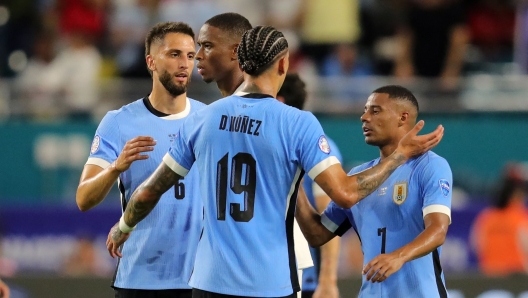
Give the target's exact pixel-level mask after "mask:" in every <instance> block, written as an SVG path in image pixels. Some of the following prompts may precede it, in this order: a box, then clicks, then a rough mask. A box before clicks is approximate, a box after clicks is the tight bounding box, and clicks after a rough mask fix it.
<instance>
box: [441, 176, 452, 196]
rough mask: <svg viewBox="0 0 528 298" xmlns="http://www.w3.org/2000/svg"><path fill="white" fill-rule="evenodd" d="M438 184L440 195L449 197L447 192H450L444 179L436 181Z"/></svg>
mask: <svg viewBox="0 0 528 298" xmlns="http://www.w3.org/2000/svg"><path fill="white" fill-rule="evenodd" d="M438 183H439V184H440V190H442V194H443V195H444V197H447V196H448V195H449V191H450V190H451V188H450V187H449V182H448V181H447V180H446V179H440V180H438Z"/></svg>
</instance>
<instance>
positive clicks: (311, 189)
mask: <svg viewBox="0 0 528 298" xmlns="http://www.w3.org/2000/svg"><path fill="white" fill-rule="evenodd" d="M328 143H329V144H330V148H332V154H334V155H335V156H336V157H337V159H339V161H340V162H343V157H342V156H341V152H339V148H337V145H336V144H335V143H334V141H333V140H332V139H330V138H328ZM303 187H304V192H305V193H306V196H307V197H308V201H310V203H311V204H312V206H313V207H314V208H317V207H316V206H317V205H316V202H315V197H316V196H318V195H321V194H324V191H323V190H322V189H321V188H320V187H319V185H317V183H315V182H314V181H313V180H312V179H311V178H310V177H308V175H305V176H304V180H303ZM318 192H322V193H319V194H318ZM310 253H311V254H312V259H313V261H314V266H313V267H310V268H306V269H304V270H303V274H302V278H303V281H302V290H303V292H313V291H315V289H316V288H317V285H318V284H319V270H320V266H321V256H320V250H319V249H318V248H313V247H310Z"/></svg>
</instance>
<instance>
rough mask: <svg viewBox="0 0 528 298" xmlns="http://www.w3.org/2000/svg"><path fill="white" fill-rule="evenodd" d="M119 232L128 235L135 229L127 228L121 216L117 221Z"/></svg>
mask: <svg viewBox="0 0 528 298" xmlns="http://www.w3.org/2000/svg"><path fill="white" fill-rule="evenodd" d="M118 227H119V230H120V231H121V232H123V233H130V232H132V231H134V229H135V228H136V226H133V227H129V226H128V225H127V224H126V222H125V219H124V218H123V216H121V218H120V219H119V226H118Z"/></svg>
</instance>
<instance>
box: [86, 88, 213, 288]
mask: <svg viewBox="0 0 528 298" xmlns="http://www.w3.org/2000/svg"><path fill="white" fill-rule="evenodd" d="M204 106H205V105H204V104H203V103H201V102H198V101H195V100H193V99H189V98H188V99H187V100H186V108H185V110H184V111H182V112H180V113H178V114H174V115H163V114H162V113H160V112H159V111H157V110H155V109H154V108H153V107H152V105H151V104H150V102H149V100H148V98H144V99H142V100H137V101H134V102H132V103H130V104H128V105H126V106H124V107H122V108H121V109H119V110H117V111H110V112H108V113H107V114H106V116H105V117H104V118H103V120H102V121H101V123H100V124H99V127H98V128H97V131H96V133H95V138H94V142H93V144H92V150H91V153H90V157H89V159H88V161H87V164H93V165H98V166H100V167H102V168H106V167H107V166H108V165H110V163H112V162H113V161H114V160H116V159H117V157H118V156H119V154H120V153H121V150H122V149H123V147H124V146H125V143H126V142H127V141H128V140H130V139H133V138H135V137H137V136H150V137H152V138H154V139H155V140H156V142H157V144H156V146H154V151H152V152H148V153H146V154H147V155H148V156H149V158H148V159H146V160H139V161H135V162H133V163H132V165H131V166H130V168H129V169H128V170H126V171H124V172H123V173H121V174H120V175H119V180H118V183H119V190H120V191H121V204H122V207H123V210H125V207H126V204H127V202H128V201H129V199H130V197H131V196H132V193H133V192H134V190H136V188H137V187H138V186H139V185H140V184H141V183H142V182H143V181H144V180H146V179H147V178H148V177H149V176H150V174H152V172H154V170H155V169H156V168H157V166H158V165H159V164H160V162H161V161H162V158H163V155H164V154H165V153H166V152H167V149H168V148H170V146H171V142H173V140H174V136H175V135H176V133H177V132H178V129H179V128H180V125H181V124H182V123H183V121H184V119H185V118H187V117H188V115H189V114H192V113H193V112H195V111H198V110H200V109H202V107H204ZM202 213H203V207H202V200H201V198H200V191H199V189H198V172H197V171H196V170H194V169H193V170H192V171H191V173H190V174H189V175H188V176H187V177H186V178H185V179H184V180H180V181H178V183H177V184H176V185H175V186H174V187H173V188H172V189H170V190H169V191H167V192H166V193H164V194H163V195H162V196H161V199H160V200H159V202H158V204H157V205H156V207H155V208H154V209H153V210H152V212H151V213H150V214H149V215H148V216H147V217H146V218H145V219H144V220H142V221H141V222H140V223H138V225H137V228H136V229H135V230H134V232H133V233H131V234H130V238H129V239H128V241H127V242H125V243H124V244H123V247H122V253H123V258H121V259H119V263H118V265H117V269H116V275H115V277H114V278H115V279H114V283H113V286H114V287H117V288H122V289H140V290H166V289H190V287H189V286H188V284H187V283H188V281H189V278H190V275H191V272H192V268H193V265H194V252H195V251H196V247H197V245H198V239H199V237H200V232H201V229H202Z"/></svg>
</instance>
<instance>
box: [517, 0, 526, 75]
mask: <svg viewBox="0 0 528 298" xmlns="http://www.w3.org/2000/svg"><path fill="white" fill-rule="evenodd" d="M515 61H516V62H517V63H518V64H519V66H520V68H521V73H523V74H528V0H521V1H520V2H519V3H518V8H517V23H516V32H515Z"/></svg>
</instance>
